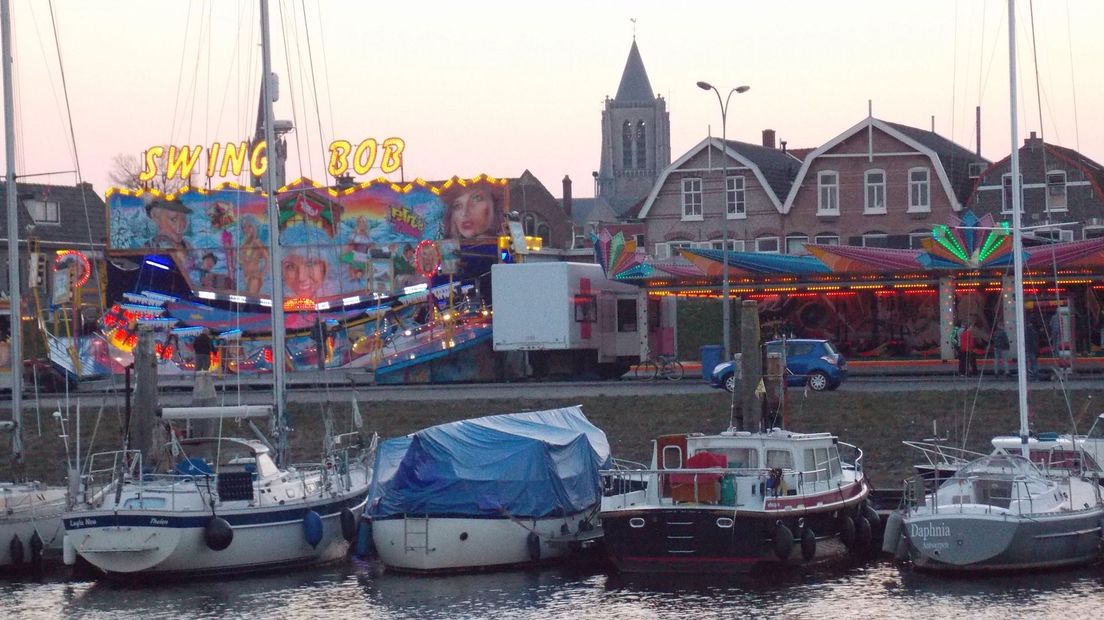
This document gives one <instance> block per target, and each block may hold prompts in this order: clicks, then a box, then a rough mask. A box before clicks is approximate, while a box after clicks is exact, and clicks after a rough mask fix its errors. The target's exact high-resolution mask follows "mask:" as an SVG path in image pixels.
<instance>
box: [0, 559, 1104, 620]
mask: <svg viewBox="0 0 1104 620" xmlns="http://www.w3.org/2000/svg"><path fill="white" fill-rule="evenodd" d="M967 614H968V616H967ZM764 616H766V617H771V616H789V617H819V618H889V617H892V618H925V619H929V620H930V619H932V618H942V619H951V620H961V619H963V618H966V617H969V618H1000V619H1001V620H1008V619H1009V618H1013V617H1015V618H1020V617H1040V618H1041V617H1051V618H1053V617H1062V618H1063V619H1072V618H1099V617H1102V616H1104V568H1102V567H1095V568H1091V569H1085V570H1080V571H1065V572H1055V573H1044V574H1039V575H1029V576H1023V577H999V578H997V577H989V578H971V579H962V578H955V579H951V578H946V577H938V576H933V575H926V574H922V573H916V572H912V571H910V570H907V569H901V568H898V567H897V566H895V565H893V564H892V563H889V562H886V561H880V562H871V563H866V564H856V565H848V566H836V567H831V568H819V569H816V570H812V571H806V572H799V573H785V574H769V575H764V576H760V577H747V578H733V577H711V578H687V577H682V578H672V577H667V576H665V577H662V578H658V577H645V578H641V577H625V576H621V575H618V574H616V573H605V572H595V571H594V570H588V569H578V568H566V567H564V568H549V569H544V570H540V571H536V570H530V571H516V572H499V573H488V574H478V575H456V576H447V577H418V576H408V575H398V574H391V573H386V572H384V571H383V570H382V569H381V568H380V567H379V566H378V565H375V564H372V563H362V562H351V563H346V564H342V565H339V566H330V567H326V568H318V569H312V570H302V571H295V572H289V573H288V574H285V575H273V576H265V577H251V578H242V579H232V580H225V581H212V582H191V583H181V584H171V583H170V584H156V585H151V584H146V585H141V586H138V585H125V584H118V583H110V582H103V581H86V580H79V579H66V578H64V577H62V576H60V575H58V576H51V577H48V578H46V579H45V580H42V581H26V580H24V581H19V580H6V581H0V617H3V618H20V619H23V618H60V617H66V618H135V617H142V618H172V619H174V620H176V619H179V618H254V617H264V618H336V617H347V618H373V619H375V618H387V619H390V618H394V619H400V618H410V619H417V620H425V619H427V618H495V619H496V620H502V619H506V618H541V619H544V618H583V617H586V618H596V619H597V618H601V619H606V618H611V619H619V618H625V619H638V618H641V619H642V618H680V619H684V618H694V619H699V618H732V617H764Z"/></svg>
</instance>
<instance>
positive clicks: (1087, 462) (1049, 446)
mask: <svg viewBox="0 0 1104 620" xmlns="http://www.w3.org/2000/svg"><path fill="white" fill-rule="evenodd" d="M1102 421H1104V414H1101V415H1099V416H1097V418H1096V421H1095V422H1094V423H1093V425H1092V427H1091V428H1089V432H1088V433H1086V434H1084V435H1074V434H1070V433H1055V432H1043V433H1037V434H1035V435H1032V436H1030V437H1028V440H1027V448H1028V450H1029V452H1030V456H1029V458H1030V459H1031V462H1032V463H1035V465H1036V466H1037V467H1038V468H1039V469H1041V470H1042V471H1043V472H1044V473H1053V474H1061V473H1065V474H1071V473H1072V474H1078V473H1082V472H1084V473H1093V472H1095V473H1096V474H1098V475H1104V424H1101V422H1102ZM992 443H993V448H995V449H1003V450H1005V451H1007V452H1014V451H1016V450H1018V449H1019V445H1020V438H1019V437H1016V436H1014V435H1003V436H999V437H994V438H993V440H992Z"/></svg>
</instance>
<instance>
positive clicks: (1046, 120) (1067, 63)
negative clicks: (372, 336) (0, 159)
mask: <svg viewBox="0 0 1104 620" xmlns="http://www.w3.org/2000/svg"><path fill="white" fill-rule="evenodd" d="M12 5H13V8H12V13H13V19H14V22H15V24H14V30H15V35H14V42H15V47H16V51H15V58H16V64H17V68H16V85H15V87H16V99H17V105H16V111H17V119H16V127H17V131H16V135H17V137H18V148H19V154H18V156H17V171H18V174H20V175H34V174H38V173H43V172H53V171H66V170H73V169H75V167H76V165H75V163H74V157H73V154H72V141H71V140H70V136H69V122H68V119H67V118H66V113H65V107H64V100H63V98H62V89H61V78H60V72H59V69H58V62H57V55H56V51H55V50H54V41H53V36H52V33H51V30H50V13H49V6H48V5H47V4H46V3H42V2H31V1H29V0H13V2H12ZM54 5H55V13H56V16H57V27H58V32H59V38H60V45H61V54H62V59H63V61H64V69H65V77H66V80H67V85H68V95H69V101H70V104H71V107H72V115H73V132H74V134H75V137H76V152H77V154H78V155H79V160H80V165H81V169H82V172H83V177H84V179H85V180H87V181H89V182H91V183H93V185H94V186H95V188H96V190H97V191H99V192H100V193H101V194H102V193H103V192H104V191H106V190H107V188H108V181H107V176H108V171H109V169H110V168H111V161H112V158H113V157H114V156H115V155H117V154H120V153H131V154H135V155H137V154H140V153H141V152H142V151H143V150H144V149H145V148H146V147H148V146H151V145H154V144H165V143H171V144H210V143H211V142H229V141H240V140H242V139H245V138H247V137H248V136H249V135H251V134H252V131H253V127H252V122H253V121H252V117H253V115H254V114H255V110H256V105H257V103H256V102H257V94H256V89H257V87H258V82H259V77H258V76H259V73H260V70H259V66H260V57H259V55H258V50H257V45H258V43H259V35H258V33H257V28H256V26H255V24H256V23H257V12H258V9H257V3H256V2H255V1H254V0H249V1H245V0H241V1H236V2H235V1H229V0H223V1H215V0H207V1H204V2H200V1H193V2H151V1H138V0H110V1H99V2H86V1H81V0H55V3H54ZM304 7H305V13H306V18H305V19H306V22H307V23H308V25H309V31H310V33H311V36H310V37H309V41H310V49H309V52H308V47H307V41H308V37H306V35H305V34H304V26H303V24H304ZM671 7H672V5H670V4H669V3H639V2H624V1H612V2H599V3H594V2H581V1H575V0H565V1H563V2H558V3H554V4H553V3H517V2H479V1H473V2H465V3H457V2H425V1H419V0H410V1H407V2H401V3H399V2H395V3H390V4H384V3H368V2H363V1H361V2H352V1H348V2H346V1H336V0H335V1H327V2H319V1H312V0H307V1H306V2H305V3H300V2H291V1H287V0H285V1H283V2H280V1H277V0H273V1H272V3H271V13H272V15H273V37H274V40H275V43H276V49H275V50H274V52H273V60H274V69H275V70H276V71H277V72H278V73H279V74H280V78H281V100H280V101H279V102H278V103H277V104H276V106H275V107H276V112H277V116H278V117H279V118H284V119H290V120H293V121H294V122H295V124H296V126H297V131H296V132H295V133H294V134H292V135H291V143H290V149H289V150H290V155H289V162H288V169H289V170H288V176H289V180H290V179H293V178H295V177H297V176H299V175H300V174H303V175H306V176H310V177H312V178H315V179H319V180H325V172H324V169H325V157H324V150H325V147H326V145H328V143H329V142H330V141H331V140H333V139H335V138H344V139H347V140H349V141H351V142H353V143H357V142H359V141H360V140H362V139H364V138H369V137H372V138H376V139H378V140H382V139H383V138H386V137H390V136H400V137H402V138H404V139H405V141H406V152H405V162H406V163H405V174H406V177H407V179H412V178H414V177H423V178H426V179H442V178H447V177H450V176H452V175H460V176H475V175H477V174H480V173H484V172H485V173H488V174H491V175H496V176H517V175H518V174H520V173H521V172H522V171H523V170H524V169H526V168H528V169H529V170H531V171H532V172H533V173H534V174H536V175H537V177H538V178H539V179H540V180H541V181H542V182H544V184H545V185H546V186H547V187H548V188H549V189H550V190H551V191H552V193H553V194H554V195H557V196H558V195H560V191H561V190H560V180H561V179H562V178H563V176H564V175H565V174H567V175H570V176H571V178H572V179H573V180H574V181H575V195H576V196H589V195H592V193H593V186H592V180H591V172H592V171H593V170H597V168H598V164H599V150H600V137H601V134H600V131H601V130H600V119H601V111H602V102H603V99H604V98H605V97H606V96H613V95H614V94H615V93H616V90H617V85H618V82H619V80H620V77H621V71H622V69H623V67H624V63H625V59H626V56H627V54H628V50H629V46H630V44H631V42H632V36H633V24H632V23H630V18H636V36H637V43H638V45H639V46H640V51H641V54H642V56H643V59H644V63H645V66H646V68H647V70H648V75H649V78H650V79H651V83H652V88H653V89H654V90H656V91H657V92H658V93H660V94H662V95H663V96H664V97H666V98H667V102H668V106H669V110H670V113H671V152H672V159H674V158H677V157H678V156H679V155H680V154H681V153H683V152H684V151H685V150H686V149H688V148H689V147H691V146H693V145H694V144H696V143H697V142H698V141H700V140H701V139H702V138H704V137H705V136H706V134H707V133H708V132H709V130H710V127H711V126H712V131H713V133H714V135H720V133H721V131H720V113H719V108H718V105H717V101H716V98H715V97H714V96H713V95H712V93H705V92H702V91H701V90H699V89H697V88H696V87H695V85H694V84H695V82H696V81H698V80H706V81H710V82H712V83H714V84H715V85H717V86H718V88H722V89H725V90H727V89H728V88H731V87H733V86H738V85H741V84H748V85H750V86H751V90H750V91H749V92H748V93H746V94H743V95H736V96H734V97H733V102H732V106H731V109H730V112H729V122H728V136H729V137H730V138H734V139H740V140H745V141H750V142H758V141H759V140H760V132H761V130H762V129H765V128H772V129H775V130H776V131H777V134H778V138H779V139H780V140H786V141H787V142H788V143H789V146H790V147H791V148H798V147H814V146H818V145H820V144H822V143H823V142H825V141H827V140H829V139H831V138H832V137H834V136H835V135H837V134H839V133H840V132H842V131H843V130H845V129H847V128H848V127H850V126H851V125H853V124H855V123H856V122H858V121H859V120H861V119H862V118H863V117H865V115H866V113H867V101H868V100H873V108H874V115H875V116H878V117H880V118H883V119H886V120H891V121H895V122H899V123H905V124H909V125H913V126H916V127H922V128H928V127H930V126H931V122H932V121H931V118H932V116H934V117H935V128H936V130H937V131H938V132H939V133H940V134H942V135H944V136H947V137H949V138H951V139H953V140H955V141H956V142H959V143H960V144H963V145H966V146H968V147H970V148H972V147H973V145H974V140H975V138H974V107H975V106H976V105H981V106H982V114H983V121H982V122H983V130H982V133H983V141H982V142H983V149H982V151H983V153H982V154H983V155H984V156H985V157H988V158H990V159H996V158H1000V157H1003V156H1004V155H1006V154H1007V153H1008V151H1009V138H1008V129H1009V128H1008V103H1007V99H1008V77H1007V76H1008V69H1007V59H1008V44H1007V35H1006V30H1005V28H1006V24H1007V20H1006V16H1005V9H1006V2H1005V0H985V1H980V0H978V1H964V0H959V1H950V0H933V1H932V2H926V3H904V2H885V1H873V0H871V1H857V0H856V1H850V2H834V3H829V2H818V1H811V0H802V1H790V2H775V3H764V2H760V3H746V2H743V3H733V2H729V3H716V2H707V1H702V0H687V1H685V2H683V3H680V5H679V9H678V10H677V11H672V10H671ZM1035 9H1036V11H1035V13H1036V15H1035V32H1036V36H1037V46H1038V58H1039V75H1040V82H1041V90H1042V109H1043V114H1042V125H1041V127H1042V130H1043V131H1044V132H1045V136H1046V139H1047V141H1049V142H1054V143H1058V144H1061V145H1063V146H1067V147H1070V148H1075V149H1079V150H1081V151H1082V152H1083V153H1085V154H1086V155H1088V156H1089V157H1091V158H1093V159H1095V160H1096V161H1098V162H1104V125H1101V124H1100V123H1099V122H1098V119H1097V118H1096V115H1097V113H1098V111H1099V110H1101V109H1104V83H1101V81H1100V80H1099V79H1097V77H1098V70H1097V69H1096V66H1095V65H1096V64H1097V63H1098V62H1099V60H1100V59H1101V58H1104V37H1100V36H1099V32H1100V29H1101V27H1102V26H1104V2H1098V1H1093V0H1069V1H1068V2H1040V3H1035ZM281 15H282V16H283V20H282V21H281ZM1017 22H1018V25H1019V28H1018V30H1019V44H1020V45H1019V56H1020V59H1021V65H1020V76H1021V91H1020V98H1021V101H1020V106H1021V107H1020V132H1021V138H1023V137H1026V135H1027V132H1028V131H1038V130H1039V129H1040V120H1039V119H1040V114H1039V106H1038V105H1037V104H1036V88H1035V77H1034V73H1035V71H1034V65H1033V63H1032V55H1031V39H1030V21H1029V16H1028V3H1026V2H1020V3H1019V15H1018V16H1017ZM282 23H283V24H287V26H286V28H284V27H283V26H281V24H282ZM285 31H286V32H288V33H289V34H288V36H287V40H288V41H289V42H290V45H289V46H285V45H284V43H283V42H284V39H285V37H284V34H283V33H284V32H285ZM292 33H298V34H292ZM201 41H202V44H201ZM201 49H202V50H203V52H202V53H201V52H199V51H198V50H201ZM310 55H313V59H314V67H315V74H316V78H315V79H314V81H313V84H312V81H311V80H310V77H309V74H310V68H309V64H308V62H309V60H308V59H309V56H310ZM289 57H290V58H291V59H292V67H291V69H290V70H289V68H288V62H287V58H289ZM316 93H317V101H316V98H315V97H316V95H315V94H316ZM320 117H321V120H319V119H320ZM320 128H321V129H320ZM296 140H298V141H299V142H302V144H297V143H296ZM368 176H369V177H375V176H378V174H376V173H373V174H371V175H368ZM392 176H394V177H395V178H397V175H392ZM75 178H76V177H75V175H74V174H72V173H69V174H54V175H50V176H43V177H33V178H29V179H28V180H30V181H36V182H46V183H58V184H71V183H73V182H74V181H75Z"/></svg>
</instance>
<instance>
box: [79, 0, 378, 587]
mask: <svg viewBox="0 0 1104 620" xmlns="http://www.w3.org/2000/svg"><path fill="white" fill-rule="evenodd" d="M260 8H261V11H260V15H261V33H262V58H263V70H264V75H265V79H264V80H263V84H264V85H263V87H262V88H263V102H264V105H263V108H264V119H265V122H264V129H265V138H266V140H267V144H269V145H272V144H275V140H274V131H273V122H271V119H272V118H273V115H272V102H273V100H274V93H273V92H272V85H273V83H272V82H273V81H272V79H270V77H269V76H271V75H272V73H271V54H270V44H269V32H268V3H267V0H261V3H260ZM267 178H268V180H267V187H266V189H267V192H266V193H267V219H268V222H269V227H270V228H269V229H270V230H271V231H273V233H272V234H270V235H269V236H268V251H269V255H270V256H271V257H272V260H271V261H269V269H270V275H271V278H272V283H273V285H272V291H273V297H274V302H275V303H272V304H271V307H272V325H273V329H272V333H273V335H274V337H273V339H272V359H274V360H284V359H286V353H285V343H284V339H283V337H282V335H283V334H284V308H283V303H280V302H281V301H282V299H281V297H280V295H281V292H282V291H283V290H284V289H283V282H282V276H283V274H282V271H281V268H282V260H281V246H280V243H279V241H278V235H277V234H276V232H275V231H277V230H278V221H279V220H278V212H277V206H276V199H275V191H274V188H275V186H276V182H275V166H273V165H270V166H268V177H267ZM272 370H273V382H274V385H275V405H274V406H263V407H255V406H218V407H190V408H163V409H161V413H160V417H161V419H162V421H164V422H166V423H168V424H169V426H170V428H171V430H172V432H171V433H170V441H169V445H168V446H167V448H168V449H167V451H166V453H165V454H161V455H152V454H143V453H141V452H140V451H138V450H131V449H129V447H128V446H127V443H128V442H127V441H126V440H124V448H123V449H122V450H117V451H113V452H106V453H100V454H95V455H93V456H92V457H91V459H90V465H89V467H88V469H87V470H86V471H85V472H83V478H82V479H83V480H84V488H83V492H82V494H81V498H80V503H79V505H78V506H77V507H76V508H75V509H74V510H72V511H70V512H68V513H66V515H65V517H64V523H65V530H66V536H65V560H66V562H67V563H71V562H75V560H76V556H78V555H79V556H80V557H82V558H84V559H85V560H87V561H88V562H89V563H91V564H92V565H93V566H95V567H97V568H98V569H100V570H102V571H104V572H105V573H107V574H108V575H114V576H127V577H138V578H141V577H151V576H157V575H165V574H181V575H189V576H199V577H210V576H213V575H218V574H223V573H232V574H240V573H242V572H245V571H257V570H273V569H277V568H281V567H286V566H293V565H306V564H315V563H320V562H325V561H329V560H333V559H337V558H339V557H341V556H342V555H343V553H344V551H345V550H346V549H347V546H348V542H349V541H351V540H352V539H353V537H354V536H355V535H356V514H359V512H360V511H362V510H363V507H364V504H365V501H366V499H367V495H368V487H369V483H370V480H371V475H370V472H371V467H370V465H369V463H370V462H371V459H372V455H373V452H374V448H375V438H374V437H373V438H372V439H370V440H367V441H365V440H364V438H363V437H361V435H360V433H359V432H356V431H353V432H350V433H346V434H344V435H337V436H332V435H333V433H332V432H327V433H326V434H327V441H326V449H325V453H324V455H323V458H322V460H321V462H319V463H313V464H308V465H298V466H288V465H286V464H285V460H286V455H287V430H288V428H287V427H288V424H287V395H286V374H285V373H286V369H285V365H284V364H282V363H274V364H272ZM354 404H355V403H354ZM355 411H356V410H355V409H354V412H355ZM262 417H267V418H269V419H270V420H271V421H272V426H273V430H274V431H275V434H276V436H277V437H278V441H277V442H276V444H275V445H272V444H270V443H269V442H268V441H267V440H266V439H265V434H264V433H262V432H261V430H260V429H259V428H257V427H256V425H255V424H254V423H253V420H254V419H256V418H262ZM358 418H359V416H357V415H356V414H355V413H354V419H358ZM199 419H202V420H218V421H219V424H218V425H217V427H218V428H219V429H221V428H222V427H223V425H224V424H226V423H227V422H226V421H228V420H244V421H245V422H246V424H248V426H249V428H250V430H252V431H253V435H254V437H255V438H231V437H224V436H222V434H221V431H220V432H219V433H218V434H217V435H216V436H213V437H198V438H188V439H180V438H179V437H180V434H179V431H180V430H181V429H180V428H179V426H180V425H183V424H186V423H187V422H188V421H190V420H199ZM329 429H330V424H329V423H327V430H328V431H329ZM155 460H159V461H160V463H161V464H163V467H162V468H160V469H159V471H158V472H157V473H151V472H150V471H148V466H149V465H150V462H151V461H155ZM98 480H108V481H109V482H107V483H105V484H101V485H100V486H97V482H96V481H98Z"/></svg>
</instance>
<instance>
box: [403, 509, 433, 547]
mask: <svg viewBox="0 0 1104 620" xmlns="http://www.w3.org/2000/svg"><path fill="white" fill-rule="evenodd" d="M403 547H404V548H405V549H406V550H407V551H418V550H425V552H426V553H429V517H410V516H404V517H403Z"/></svg>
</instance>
